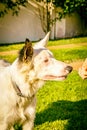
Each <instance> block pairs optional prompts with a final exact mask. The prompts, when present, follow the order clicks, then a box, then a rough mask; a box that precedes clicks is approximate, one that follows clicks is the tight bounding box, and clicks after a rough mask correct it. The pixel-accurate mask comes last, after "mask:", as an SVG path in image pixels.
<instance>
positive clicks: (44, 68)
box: [19, 32, 72, 80]
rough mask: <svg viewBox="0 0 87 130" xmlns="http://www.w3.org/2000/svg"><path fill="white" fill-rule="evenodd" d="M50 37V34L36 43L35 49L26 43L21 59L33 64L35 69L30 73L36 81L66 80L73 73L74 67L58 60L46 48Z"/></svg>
mask: <svg viewBox="0 0 87 130" xmlns="http://www.w3.org/2000/svg"><path fill="white" fill-rule="evenodd" d="M49 35H50V33H49V32H48V34H47V35H46V36H45V38H44V39H42V40H41V41H40V42H38V43H36V44H35V45H34V47H32V44H31V43H30V42H29V40H28V39H27V41H26V42H27V44H26V42H25V46H24V48H23V49H22V50H21V52H20V56H19V59H20V60H21V61H23V62H26V63H27V62H30V61H31V62H32V66H33V69H32V70H31V71H29V77H32V75H34V76H35V78H36V79H41V80H64V79H65V78H66V77H67V75H68V74H69V73H70V72H71V71H72V67H71V66H69V65H67V64H66V63H64V62H61V61H58V60H56V59H55V58H54V56H53V54H52V52H51V51H49V50H48V49H47V48H46V45H47V42H48V40H49ZM31 59H32V60H31ZM32 78H33V77H32Z"/></svg>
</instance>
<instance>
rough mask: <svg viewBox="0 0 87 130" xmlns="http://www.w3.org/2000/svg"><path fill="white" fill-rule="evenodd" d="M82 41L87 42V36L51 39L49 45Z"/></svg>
mask: <svg viewBox="0 0 87 130" xmlns="http://www.w3.org/2000/svg"><path fill="white" fill-rule="evenodd" d="M80 43H87V37H81V38H71V39H60V40H55V41H50V42H49V44H48V46H53V45H55V46H57V45H67V44H80Z"/></svg>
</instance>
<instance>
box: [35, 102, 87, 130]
mask: <svg viewBox="0 0 87 130" xmlns="http://www.w3.org/2000/svg"><path fill="white" fill-rule="evenodd" d="M66 119H68V124H67V125H66V126H65V130H87V100H80V101H77V102H71V101H65V100H60V101H58V102H53V103H52V104H49V106H48V108H47V109H45V110H44V111H42V112H40V113H36V120H35V125H41V124H43V123H45V122H53V121H56V120H66Z"/></svg>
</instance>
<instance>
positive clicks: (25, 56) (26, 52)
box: [19, 39, 33, 62]
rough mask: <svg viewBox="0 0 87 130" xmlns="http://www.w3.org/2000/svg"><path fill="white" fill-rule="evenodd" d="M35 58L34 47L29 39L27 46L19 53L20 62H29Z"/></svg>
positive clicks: (26, 42)
mask: <svg viewBox="0 0 87 130" xmlns="http://www.w3.org/2000/svg"><path fill="white" fill-rule="evenodd" d="M32 56H33V47H32V43H31V42H30V41H29V39H26V41H25V46H24V47H23V48H22V49H21V50H20V52H19V61H22V62H29V61H30V60H31V59H32Z"/></svg>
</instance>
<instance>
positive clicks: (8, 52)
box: [0, 50, 18, 56]
mask: <svg viewBox="0 0 87 130" xmlns="http://www.w3.org/2000/svg"><path fill="white" fill-rule="evenodd" d="M17 53H18V50H13V51H3V52H0V55H1V56H4V55H14V54H17Z"/></svg>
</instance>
